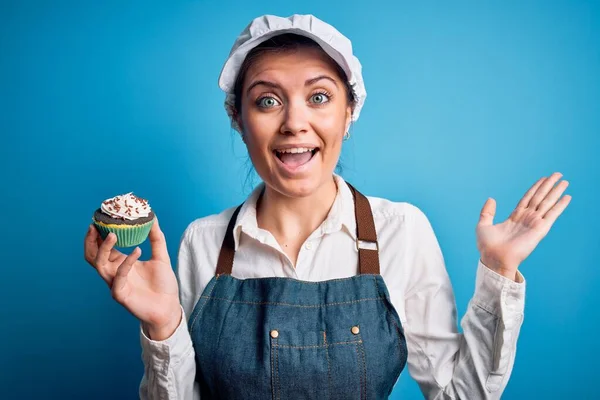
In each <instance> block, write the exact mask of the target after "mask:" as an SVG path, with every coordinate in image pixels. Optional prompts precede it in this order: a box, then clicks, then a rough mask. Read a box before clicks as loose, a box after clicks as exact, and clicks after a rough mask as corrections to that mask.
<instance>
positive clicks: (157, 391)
mask: <svg viewBox="0 0 600 400" xmlns="http://www.w3.org/2000/svg"><path fill="white" fill-rule="evenodd" d="M191 266H192V260H191V255H190V252H189V242H188V239H187V236H186V234H184V236H183V238H182V240H181V244H180V247H179V254H178V260H177V272H176V275H177V278H178V281H179V286H180V295H181V296H183V294H184V292H185V291H186V289H188V287H187V286H186V284H187V283H186V282H182V280H181V277H182V275H184V274H187V271H190V270H191ZM184 271H185V272H184ZM185 311H186V310H184V309H183V307H182V309H181V321H180V323H179V325H178V327H177V329H176V330H175V332H174V333H173V334H172V335H171V336H169V337H168V338H167V339H165V340H152V339H151V338H150V337H149V335H148V330H147V329H145V327H144V326H143V324H142V327H141V329H140V341H141V345H142V360H143V363H144V376H143V377H142V381H141V384H140V389H139V395H140V399H142V400H151V399H186V400H187V399H190V400H191V399H194V400H197V399H200V391H199V388H198V385H197V383H196V382H195V376H196V359H195V353H194V348H193V346H192V339H191V337H190V334H189V331H188V326H187V316H186V312H185Z"/></svg>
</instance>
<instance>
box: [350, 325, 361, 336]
mask: <svg viewBox="0 0 600 400" xmlns="http://www.w3.org/2000/svg"><path fill="white" fill-rule="evenodd" d="M351 331H352V333H353V334H354V335H358V334H359V333H360V329H358V326H353V327H352V329H351Z"/></svg>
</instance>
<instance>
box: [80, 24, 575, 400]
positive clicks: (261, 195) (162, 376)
mask: <svg viewBox="0 0 600 400" xmlns="http://www.w3.org/2000/svg"><path fill="white" fill-rule="evenodd" d="M219 83H220V86H221V87H222V88H223V89H224V90H225V91H226V93H227V101H226V108H227V111H228V113H229V115H230V117H231V119H232V123H233V126H234V127H235V128H236V129H237V130H238V131H239V132H240V133H241V135H242V139H243V141H244V143H245V144H246V146H247V148H248V152H249V154H250V157H251V160H252V163H253V165H254V167H255V168H256V171H257V172H258V174H259V175H260V177H261V178H262V180H263V182H264V183H262V184H261V185H260V186H258V187H257V188H256V190H255V191H254V192H253V193H252V194H251V195H250V197H249V198H248V199H247V200H246V201H245V202H244V204H243V205H242V206H240V207H237V208H232V209H229V210H226V211H224V212H222V213H221V214H219V215H213V216H209V217H206V218H201V219H198V220H196V221H194V222H193V223H192V224H190V225H189V227H188V228H187V229H186V231H185V233H184V234H183V237H182V240H181V243H180V247H179V254H178V263H177V264H178V268H177V275H175V274H174V273H173V271H172V268H171V262H170V260H169V256H168V253H167V246H166V242H165V238H164V235H163V233H162V232H161V230H160V227H159V225H158V223H155V224H154V226H153V227H152V231H151V232H150V242H151V246H152V257H151V259H150V260H148V261H139V257H140V250H139V248H136V249H135V250H134V251H133V252H132V253H131V254H130V255H129V256H126V255H124V254H122V253H120V252H118V251H117V250H115V249H114V248H113V246H114V243H115V238H114V237H113V236H112V235H111V236H109V237H107V239H106V240H105V241H102V240H101V239H100V238H99V237H98V234H97V233H96V231H95V230H94V229H93V227H90V229H89V231H88V233H87V236H86V241H85V256H86V259H87V261H88V262H89V263H91V264H92V265H93V266H94V267H95V268H96V269H97V270H98V272H99V273H100V275H101V276H102V277H103V278H104V279H105V280H106V282H107V283H108V285H109V287H110V288H111V292H112V295H113V297H114V298H115V300H116V301H118V302H119V303H121V304H122V305H123V306H124V307H125V308H126V309H127V310H129V311H130V312H131V313H132V314H133V315H135V316H136V317H137V318H139V319H140V321H141V323H142V329H141V342H142V348H143V360H144V365H145V374H144V377H143V380H142V383H141V386H140V396H141V398H143V399H154V398H156V399H158V398H160V399H167V398H168V399H199V398H224V399H264V398H277V399H281V398H285V399H296V398H311V399H321V398H334V399H349V398H360V399H380V398H387V397H388V396H389V395H390V393H391V391H392V389H393V386H394V384H395V383H396V381H397V379H398V377H399V375H400V373H401V371H402V370H403V368H404V366H405V363H406V362H407V360H408V366H409V370H410V373H411V375H412V376H413V377H414V379H415V380H416V381H417V382H418V383H419V385H420V387H421V389H422V391H423V393H424V395H425V396H426V397H427V398H436V399H441V398H462V399H483V398H499V397H500V395H501V393H502V391H503V389H504V387H505V385H506V383H507V380H508V378H509V376H510V372H511V370H512V365H513V361H514V356H515V348H516V340H517V337H518V334H519V330H520V326H521V323H522V320H523V307H524V293H525V282H524V279H523V277H522V276H521V274H520V273H519V272H518V267H519V265H520V263H521V262H522V261H523V260H524V259H525V258H526V257H527V256H528V255H529V254H530V253H531V252H532V251H533V249H534V248H535V247H536V245H537V244H538V243H539V241H540V240H541V239H542V238H543V237H544V236H545V235H546V233H547V232H548V230H549V229H550V227H551V226H552V224H553V223H554V221H555V220H556V218H557V217H558V216H559V215H560V214H561V213H562V212H563V210H564V209H565V208H566V206H567V205H568V203H569V201H570V196H562V194H563V192H564V190H565V189H566V187H567V185H568V183H567V182H566V181H564V180H563V181H561V182H560V183H558V184H557V182H558V181H559V180H560V178H561V175H560V174H558V173H555V174H552V175H551V176H550V177H544V178H541V179H540V180H539V181H537V182H536V183H535V184H534V185H533V186H532V187H531V188H530V189H529V191H527V193H526V194H525V195H524V197H523V198H522V199H521V201H520V203H519V204H518V206H517V208H516V209H515V210H514V212H513V213H512V214H511V216H510V217H509V219H508V220H506V221H505V222H503V223H500V224H496V225H494V224H493V217H494V213H495V203H494V201H493V200H492V199H489V200H488V201H487V202H486V203H485V205H484V206H483V210H482V211H481V216H480V220H479V223H478V224H477V245H478V249H479V251H480V253H481V258H480V260H479V263H478V269H477V281H476V290H475V294H474V296H473V299H472V301H471V302H470V304H469V307H468V311H467V312H466V315H465V316H464V318H463V319H462V323H461V325H462V328H463V333H462V334H459V333H458V332H457V326H456V322H457V321H456V309H455V304H454V297H453V292H452V287H451V284H450V281H449V279H448V275H447V273H446V270H445V265H444V261H443V257H442V254H441V251H440V248H439V245H438V243H437V240H436V237H435V235H434V232H433V230H432V228H431V225H430V224H429V221H428V220H427V218H426V217H425V215H424V214H423V213H422V212H421V211H420V210H419V209H418V208H416V207H415V206H412V205H410V204H408V203H398V202H391V201H388V200H385V199H381V198H374V197H369V198H366V197H364V196H363V195H362V194H361V193H360V192H358V191H357V190H356V189H354V188H353V187H352V186H351V185H349V184H347V183H346V182H344V180H343V179H342V178H341V177H340V176H338V175H336V174H334V169H335V167H336V164H337V162H338V159H339V155H340V151H341V146H342V142H343V140H344V138H347V136H348V133H347V132H348V129H349V126H350V124H351V122H352V121H353V120H356V118H358V115H359V112H360V108H361V107H362V104H363V101H364V99H365V96H366V93H365V91H364V86H363V83H362V77H361V66H360V63H359V62H358V60H357V59H356V58H355V57H354V56H353V55H352V47H351V44H350V42H349V41H348V39H346V38H345V37H343V36H342V35H341V34H340V33H339V32H338V31H336V30H335V29H334V28H333V27H331V26H329V25H327V24H325V23H324V22H322V21H319V20H318V19H316V18H315V17H313V16H310V15H295V16H292V17H290V18H279V17H274V16H263V17H260V18H257V19H255V20H254V21H253V22H252V23H251V24H250V25H249V26H248V27H247V28H246V29H245V31H244V32H243V33H242V34H241V36H240V37H239V39H238V40H237V41H236V43H235V45H234V47H233V49H232V52H231V54H230V57H229V59H228V60H227V62H226V64H225V66H224V68H223V72H222V74H221V78H220V81H219ZM561 196H562V197H561Z"/></svg>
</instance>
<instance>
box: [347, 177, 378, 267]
mask: <svg viewBox="0 0 600 400" xmlns="http://www.w3.org/2000/svg"><path fill="white" fill-rule="evenodd" d="M346 184H347V185H348V187H349V188H350V191H351V192H352V195H353V196H354V215H355V216H356V249H357V250H358V266H359V273H360V274H376V275H379V273H380V268H379V242H378V241H377V231H375V221H374V220H373V211H372V210H371V204H369V200H368V199H367V198H366V197H365V196H364V195H363V194H362V193H361V192H359V191H358V190H356V189H355V188H354V186H352V185H351V184H349V183H346ZM366 243H370V244H371V246H370V247H368V248H367V247H363V245H364V244H366Z"/></svg>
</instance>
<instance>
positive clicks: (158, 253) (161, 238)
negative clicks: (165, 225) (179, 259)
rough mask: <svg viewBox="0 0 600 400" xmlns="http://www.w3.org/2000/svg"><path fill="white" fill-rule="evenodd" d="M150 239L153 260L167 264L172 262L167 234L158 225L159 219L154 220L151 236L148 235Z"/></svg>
mask: <svg viewBox="0 0 600 400" xmlns="http://www.w3.org/2000/svg"><path fill="white" fill-rule="evenodd" d="M148 237H149V239H150V247H151V249H152V259H154V260H160V261H164V262H167V263H168V262H170V260H169V252H168V251H167V241H166V239H165V234H164V233H163V231H162V230H161V229H160V226H159V225H158V218H157V217H155V219H154V223H153V224H152V227H151V228H150V234H149V235H148Z"/></svg>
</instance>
